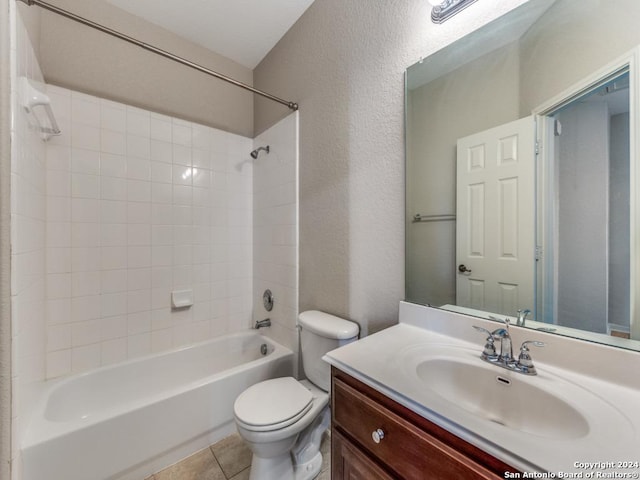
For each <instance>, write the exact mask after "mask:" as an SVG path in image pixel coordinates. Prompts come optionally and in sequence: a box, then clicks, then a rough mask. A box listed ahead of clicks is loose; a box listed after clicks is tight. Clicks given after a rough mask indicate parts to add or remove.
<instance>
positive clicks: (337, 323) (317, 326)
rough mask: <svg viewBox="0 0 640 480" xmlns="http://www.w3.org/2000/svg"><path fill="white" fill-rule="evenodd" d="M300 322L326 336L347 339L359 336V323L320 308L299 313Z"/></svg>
mask: <svg viewBox="0 0 640 480" xmlns="http://www.w3.org/2000/svg"><path fill="white" fill-rule="evenodd" d="M298 324H299V325H300V326H301V327H302V328H304V329H307V330H309V331H311V332H313V333H315V334H316V335H320V336H322V337H324V338H335V339H338V340H345V339H348V338H353V337H357V336H358V332H359V331H360V327H359V326H358V324H357V323H355V322H352V321H350V320H345V319H344V318H340V317H336V316H335V315H331V314H329V313H324V312H320V311H318V310H308V311H306V312H302V313H301V314H300V315H298Z"/></svg>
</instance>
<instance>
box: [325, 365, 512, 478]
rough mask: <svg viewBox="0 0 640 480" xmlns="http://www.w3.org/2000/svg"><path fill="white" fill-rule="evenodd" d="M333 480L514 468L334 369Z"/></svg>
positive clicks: (482, 473)
mask: <svg viewBox="0 0 640 480" xmlns="http://www.w3.org/2000/svg"><path fill="white" fill-rule="evenodd" d="M331 377H332V384H331V388H332V395H331V411H332V427H331V439H332V444H331V478H332V479H333V480H342V479H350V480H355V479H363V480H364V479H367V480H377V479H380V480H386V479H394V478H405V479H434V480H449V479H451V480H464V479H468V480H478V479H492V480H497V479H504V478H505V472H514V473H515V472H517V470H515V469H514V468H512V467H510V466H509V465H507V464H505V463H504V462H502V461H500V460H498V459H496V458H494V457H492V456H491V455H488V454H487V453H486V452H484V451H482V450H481V449H479V448H477V447H475V446H474V445H471V444H469V443H467V442H465V441H464V440H461V439H460V438H458V437H456V436H455V435H453V434H451V433H449V432H447V431H446V430H444V429H443V428H441V427H439V426H437V425H435V424H434V423H432V422H430V421H428V420H426V419H425V418H424V417H421V416H420V415H418V414H416V413H415V412H412V411H411V410H409V409H407V408H405V407H403V406H402V405H400V404H398V403H397V402H395V401H393V400H391V399H390V398H388V397H386V396H385V395H382V394H381V393H379V392H378V391H376V390H374V389H372V388H371V387H369V386H367V385H365V384H363V383H362V382H360V381H358V380H356V379H355V378H353V377H351V376H350V375H348V374H346V373H344V372H342V371H341V370H339V369H337V368H335V367H332V375H331Z"/></svg>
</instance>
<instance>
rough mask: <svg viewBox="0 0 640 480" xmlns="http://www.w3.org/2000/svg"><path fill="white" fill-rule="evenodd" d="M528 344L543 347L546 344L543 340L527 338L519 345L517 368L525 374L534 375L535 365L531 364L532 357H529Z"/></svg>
mask: <svg viewBox="0 0 640 480" xmlns="http://www.w3.org/2000/svg"><path fill="white" fill-rule="evenodd" d="M528 345H533V346H535V347H544V346H545V345H546V344H545V343H544V342H538V341H537V340H527V341H526V342H522V345H521V346H520V355H519V356H518V365H517V366H518V369H519V370H520V371H521V372H522V373H526V374H527V375H536V367H534V366H533V359H532V358H531V355H529V347H528Z"/></svg>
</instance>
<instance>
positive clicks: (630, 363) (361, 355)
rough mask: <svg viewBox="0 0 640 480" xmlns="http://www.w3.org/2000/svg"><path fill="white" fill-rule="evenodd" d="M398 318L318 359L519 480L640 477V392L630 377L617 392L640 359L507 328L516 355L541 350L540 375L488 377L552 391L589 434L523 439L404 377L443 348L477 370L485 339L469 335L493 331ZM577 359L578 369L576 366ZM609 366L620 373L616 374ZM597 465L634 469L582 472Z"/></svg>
mask: <svg viewBox="0 0 640 480" xmlns="http://www.w3.org/2000/svg"><path fill="white" fill-rule="evenodd" d="M400 312H401V313H400V319H401V320H400V324H398V325H395V326H393V327H391V328H388V329H386V330H383V331H381V332H378V333H376V334H373V335H370V336H368V337H366V338H364V339H362V340H359V341H357V342H354V343H352V344H349V345H346V346H344V347H341V348H338V349H336V350H333V351H332V352H329V353H328V354H327V355H326V356H325V360H326V361H327V362H329V363H330V364H332V365H334V366H335V367H337V368H339V369H341V370H343V371H344V372H346V373H348V374H350V375H352V376H354V377H355V378H357V379H358V380H360V381H362V382H363V383H365V384H367V385H369V386H371V387H372V388H374V389H376V390H378V391H380V392H381V393H383V394H385V395H387V396H389V397H390V398H392V399H393V400H395V401H396V402H398V403H400V404H402V405H404V406H405V407H407V408H409V409H410V410H412V411H414V412H416V413H417V414H419V415H421V416H423V417H424V418H426V419H428V420H430V421H432V422H434V423H436V424H437V425H439V426H441V427H443V428H445V429H446V430H448V431H450V432H451V433H453V434H455V435H457V436H459V437H460V438H462V439H464V440H466V441H468V442H469V443H472V444H474V445H476V446H478V447H479V448H481V449H483V450H485V451H486V452H488V453H490V454H491V455H493V456H495V457H497V458H499V459H501V460H502V461H504V462H505V463H507V464H509V465H512V466H513V467H515V468H518V469H520V470H521V471H523V472H551V473H555V474H559V473H560V472H562V473H576V474H580V473H583V474H584V475H586V474H587V472H592V473H598V474H604V475H606V474H609V473H614V474H628V475H629V476H627V477H620V476H619V477H606V476H600V477H597V476H594V477H592V478H639V477H638V476H633V475H634V474H639V473H640V435H639V432H640V390H639V389H638V388H637V379H636V378H633V381H631V382H629V383H625V382H624V378H625V375H626V376H627V377H629V376H632V377H640V354H638V353H636V352H625V351H619V349H612V348H611V347H606V346H600V345H594V344H589V343H586V342H576V341H575V340H573V339H567V338H562V337H558V336H553V335H549V334H545V333H541V332H528V331H523V330H522V329H513V328H512V337H513V339H514V342H513V343H514V350H516V349H517V347H518V346H519V345H520V342H521V341H523V340H529V339H534V340H542V341H546V342H547V344H548V345H547V347H546V348H545V349H540V351H538V349H535V350H533V351H532V352H531V354H532V356H533V358H534V362H535V364H536V367H537V369H538V375H537V376H532V377H528V376H525V375H522V374H519V373H515V372H510V371H508V370H505V369H502V368H499V367H497V366H493V365H489V367H490V368H495V370H496V374H500V375H504V376H507V377H508V376H511V377H514V376H516V377H515V378H517V379H518V380H519V381H526V382H531V384H532V385H535V386H539V387H542V388H545V389H547V390H549V391H552V392H553V394H554V395H558V396H559V397H560V398H563V400H564V401H565V402H566V403H568V404H571V405H573V406H574V407H575V408H576V409H578V410H580V412H581V414H583V415H584V417H585V418H586V419H587V421H588V423H589V426H590V430H589V431H588V433H586V434H585V435H583V436H580V437H579V438H550V437H545V436H539V435H533V434H527V433H523V432H521V431H517V430H515V429H512V428H507V427H504V426H502V425H499V424H496V423H492V422H490V421H487V420H486V419H482V418H479V417H475V416H474V415H471V414H469V412H468V411H466V410H464V409H462V408H460V407H459V406H458V405H455V404H453V403H452V402H449V401H446V400H445V399H443V398H442V397H440V396H438V395H437V394H434V392H433V391H431V390H430V389H429V388H427V387H426V386H425V384H424V383H423V382H420V381H415V373H414V372H411V371H409V370H410V369H411V367H409V366H408V365H410V364H411V362H410V361H408V359H409V357H410V356H411V355H415V352H419V351H421V350H422V351H424V352H428V351H429V349H432V350H433V349H437V348H440V349H443V348H445V349H446V348H449V347H450V348H451V351H452V352H454V353H455V352H463V354H464V355H465V356H466V357H467V360H466V361H471V362H473V361H475V360H473V359H472V360H469V358H476V357H475V355H473V356H472V357H470V356H469V352H472V351H476V352H477V361H478V362H480V364H485V362H483V361H482V360H480V358H479V355H480V352H481V351H482V347H483V345H484V337H483V336H482V335H479V334H478V333H477V332H475V331H474V330H473V329H472V328H471V326H472V325H479V326H482V327H485V328H489V329H491V328H492V327H493V328H496V323H494V322H490V321H484V320H481V319H475V318H470V317H468V316H465V315H460V314H457V313H452V312H443V311H441V310H436V309H432V308H429V307H423V306H419V305H412V304H406V303H404V302H402V303H401V307H400ZM524 334H526V338H525V337H524V336H523V335H524ZM550 349H553V350H555V351H554V352H552V353H547V354H546V355H544V354H542V350H550ZM558 350H560V354H559V353H558ZM516 351H517V350H516ZM412 352H413V353H412ZM562 353H564V354H565V355H564V357H566V358H567V361H566V362H562V361H561V360H558V359H562V358H563V355H562ZM455 354H457V353H455ZM594 357H595V358H594ZM581 358H584V359H585V360H584V361H580V359H581ZM554 360H555V362H554ZM598 362H601V363H602V362H605V363H606V368H605V367H604V365H605V363H602V365H603V368H600V369H597V368H596V369H594V368H592V367H593V366H594V365H598ZM611 362H617V363H620V364H619V365H618V367H617V368H615V367H613V366H611V365H610V363H611ZM576 365H578V366H584V365H586V367H588V368H586V367H585V368H584V369H583V370H585V369H587V370H592V371H590V372H585V371H580V368H574V369H571V367H575V366H576ZM485 366H486V364H485ZM618 370H622V371H623V372H625V373H624V375H622V374H621V375H619V376H616V377H615V378H602V377H600V376H599V375H600V374H607V373H609V372H616V371H618ZM610 376H612V377H613V376H614V375H610ZM487 388H492V386H491V385H488V386H487ZM505 408H508V406H506V407H505ZM597 462H614V463H615V462H637V463H638V464H639V465H638V466H635V465H631V467H630V468H617V465H616V468H604V467H606V465H602V464H598V465H596V466H595V468H589V467H586V466H585V465H584V464H585V463H587V464H588V463H597ZM565 478H567V477H565ZM574 478H575V477H574ZM577 478H581V477H577ZM584 478H588V477H586V476H585V477H584Z"/></svg>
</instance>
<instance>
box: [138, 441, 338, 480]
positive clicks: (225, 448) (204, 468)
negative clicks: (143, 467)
mask: <svg viewBox="0 0 640 480" xmlns="http://www.w3.org/2000/svg"><path fill="white" fill-rule="evenodd" d="M320 451H321V452H322V470H321V471H320V475H318V476H317V477H316V479H317V480H331V439H330V436H329V435H328V434H325V435H324V437H323V438H322V444H321V446H320ZM250 470H251V452H250V451H249V449H248V448H247V447H246V446H245V444H244V443H243V441H242V439H241V438H240V437H239V436H238V435H237V434H235V435H231V436H230V437H227V438H224V439H223V440H220V441H219V442H218V443H215V444H214V445H211V446H210V447H209V448H205V449H203V450H200V451H199V452H196V453H194V454H193V455H191V456H190V457H187V458H185V459H184V460H181V461H180V462H178V463H176V464H175V465H171V466H170V467H167V468H165V469H164V470H161V471H160V472H158V473H155V474H153V475H151V476H150V477H148V478H146V479H145V480H248V479H249V472H250Z"/></svg>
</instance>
